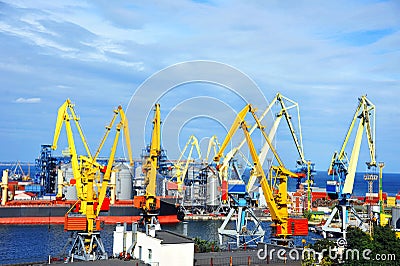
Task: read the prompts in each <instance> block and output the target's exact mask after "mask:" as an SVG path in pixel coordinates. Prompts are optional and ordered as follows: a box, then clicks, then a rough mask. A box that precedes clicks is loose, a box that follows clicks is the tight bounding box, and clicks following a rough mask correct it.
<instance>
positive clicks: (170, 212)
mask: <svg viewBox="0 0 400 266" xmlns="http://www.w3.org/2000/svg"><path fill="white" fill-rule="evenodd" d="M70 206H71V205H69V204H59V203H57V204H53V205H44V204H42V205H38V204H36V203H35V202H34V201H32V202H24V204H21V205H19V206H1V207H0V224H64V216H65V214H66V213H67V212H68V210H69V209H70ZM177 212H178V208H177V206H176V204H175V200H174V199H170V198H165V199H164V198H162V199H161V200H160V213H159V216H158V220H159V222H160V223H161V224H168V223H178V222H179V220H178V218H177ZM140 214H141V210H140V209H137V208H134V207H133V200H131V201H130V200H127V201H122V202H118V203H116V204H114V205H110V209H109V211H107V212H101V213H100V215H99V220H100V221H102V222H104V223H105V224H115V223H132V222H137V221H138V220H140V218H141V215H140Z"/></svg>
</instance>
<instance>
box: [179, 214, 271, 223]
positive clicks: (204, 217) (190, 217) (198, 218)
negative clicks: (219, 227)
mask: <svg viewBox="0 0 400 266" xmlns="http://www.w3.org/2000/svg"><path fill="white" fill-rule="evenodd" d="M225 219H226V216H224V215H212V214H193V215H186V216H185V221H210V220H213V221H223V220H225ZM235 219H236V216H232V218H231V220H232V221H234V220H235ZM259 219H260V221H263V222H270V221H272V220H271V217H270V216H261V217H259Z"/></svg>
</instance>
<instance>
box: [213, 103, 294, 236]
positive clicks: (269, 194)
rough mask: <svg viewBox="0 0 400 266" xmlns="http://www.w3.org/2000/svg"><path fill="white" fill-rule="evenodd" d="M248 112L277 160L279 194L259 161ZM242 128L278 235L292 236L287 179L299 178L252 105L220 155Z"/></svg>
mask: <svg viewBox="0 0 400 266" xmlns="http://www.w3.org/2000/svg"><path fill="white" fill-rule="evenodd" d="M247 112H249V113H251V114H252V116H253V118H254V120H255V122H256V125H257V128H259V129H260V131H261V133H262V135H263V137H264V139H265V141H266V142H267V143H268V145H269V146H270V149H271V151H272V152H273V154H274V156H275V159H276V160H277V161H278V163H279V166H273V167H272V169H273V170H274V171H275V172H276V178H277V180H278V181H279V184H278V193H277V194H276V195H274V193H273V191H272V189H271V187H270V185H269V184H268V181H267V178H266V176H265V173H264V170H263V169H262V165H261V163H260V160H259V156H258V154H257V152H256V149H255V147H254V143H253V141H252V139H251V136H250V132H249V131H248V126H247V124H246V121H245V117H246V114H247ZM239 127H241V128H242V130H243V133H244V135H245V141H246V143H247V145H248V148H249V151H250V154H251V157H252V160H253V164H254V168H253V169H254V175H256V176H258V177H260V179H261V180H260V184H261V188H262V190H263V192H264V197H265V199H266V202H267V205H268V208H269V210H270V213H271V217H272V220H273V221H274V223H275V224H276V225H277V226H279V228H280V230H279V233H278V234H277V235H278V236H280V237H283V238H285V237H286V236H288V235H291V233H290V232H289V230H288V208H287V204H288V195H287V178H288V176H292V177H297V174H296V173H293V172H291V171H289V170H287V169H286V168H285V166H284V164H283V162H282V160H281V159H280V157H279V155H278V153H277V151H276V149H275V147H274V146H273V145H272V142H271V140H270V138H269V137H268V136H267V134H266V133H265V130H264V126H263V125H262V124H261V121H260V119H259V118H258V117H257V115H256V113H255V110H254V108H253V107H252V106H251V105H250V104H247V105H246V106H245V107H244V108H243V109H242V110H241V111H240V112H239V113H238V114H237V116H236V118H235V121H234V122H233V124H232V126H231V128H230V130H229V131H228V134H227V136H226V138H225V140H224V144H223V145H221V149H220V151H219V153H218V154H222V153H223V151H224V148H226V146H227V143H228V142H229V141H230V140H231V138H232V136H233V135H234V134H235V132H236V131H237V130H238V128H239ZM218 159H219V158H218V156H216V157H215V158H214V161H218Z"/></svg>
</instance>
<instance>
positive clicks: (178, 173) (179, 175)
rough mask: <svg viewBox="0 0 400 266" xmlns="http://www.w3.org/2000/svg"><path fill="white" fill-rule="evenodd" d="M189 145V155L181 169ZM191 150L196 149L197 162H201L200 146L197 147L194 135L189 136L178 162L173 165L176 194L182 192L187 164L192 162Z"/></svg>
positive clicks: (197, 143) (197, 142)
mask: <svg viewBox="0 0 400 266" xmlns="http://www.w3.org/2000/svg"><path fill="white" fill-rule="evenodd" d="M189 145H191V147H190V149H189V154H188V156H187V158H186V162H185V166H184V167H183V168H182V165H183V160H182V159H183V156H184V154H185V152H186V150H187V148H188V147H189ZM193 148H196V151H197V155H198V156H199V160H201V151H200V146H199V141H198V140H197V138H196V137H195V136H194V135H191V136H190V137H189V139H188V141H187V142H186V145H185V147H184V148H183V150H182V152H181V155H180V156H179V158H178V161H177V162H176V163H175V164H174V168H175V175H174V176H173V177H176V183H177V185H178V192H179V193H181V192H182V190H183V184H184V180H185V178H186V174H187V171H188V169H189V164H190V162H191V161H192V154H193Z"/></svg>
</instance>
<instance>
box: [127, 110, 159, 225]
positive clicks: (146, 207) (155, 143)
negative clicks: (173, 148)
mask: <svg viewBox="0 0 400 266" xmlns="http://www.w3.org/2000/svg"><path fill="white" fill-rule="evenodd" d="M160 154H161V115H160V104H156V105H155V109H154V119H153V131H152V134H151V144H150V151H149V156H148V157H147V158H146V161H145V162H144V165H143V171H144V173H145V180H144V183H145V186H146V193H145V195H144V196H135V197H134V202H133V204H134V206H135V207H136V208H139V209H141V210H142V216H143V217H142V219H141V222H140V224H141V225H143V226H146V225H147V224H154V225H156V226H159V222H158V218H157V216H158V213H159V209H160V199H159V198H157V195H156V185H157V184H156V181H157V172H158V159H159V156H160Z"/></svg>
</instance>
